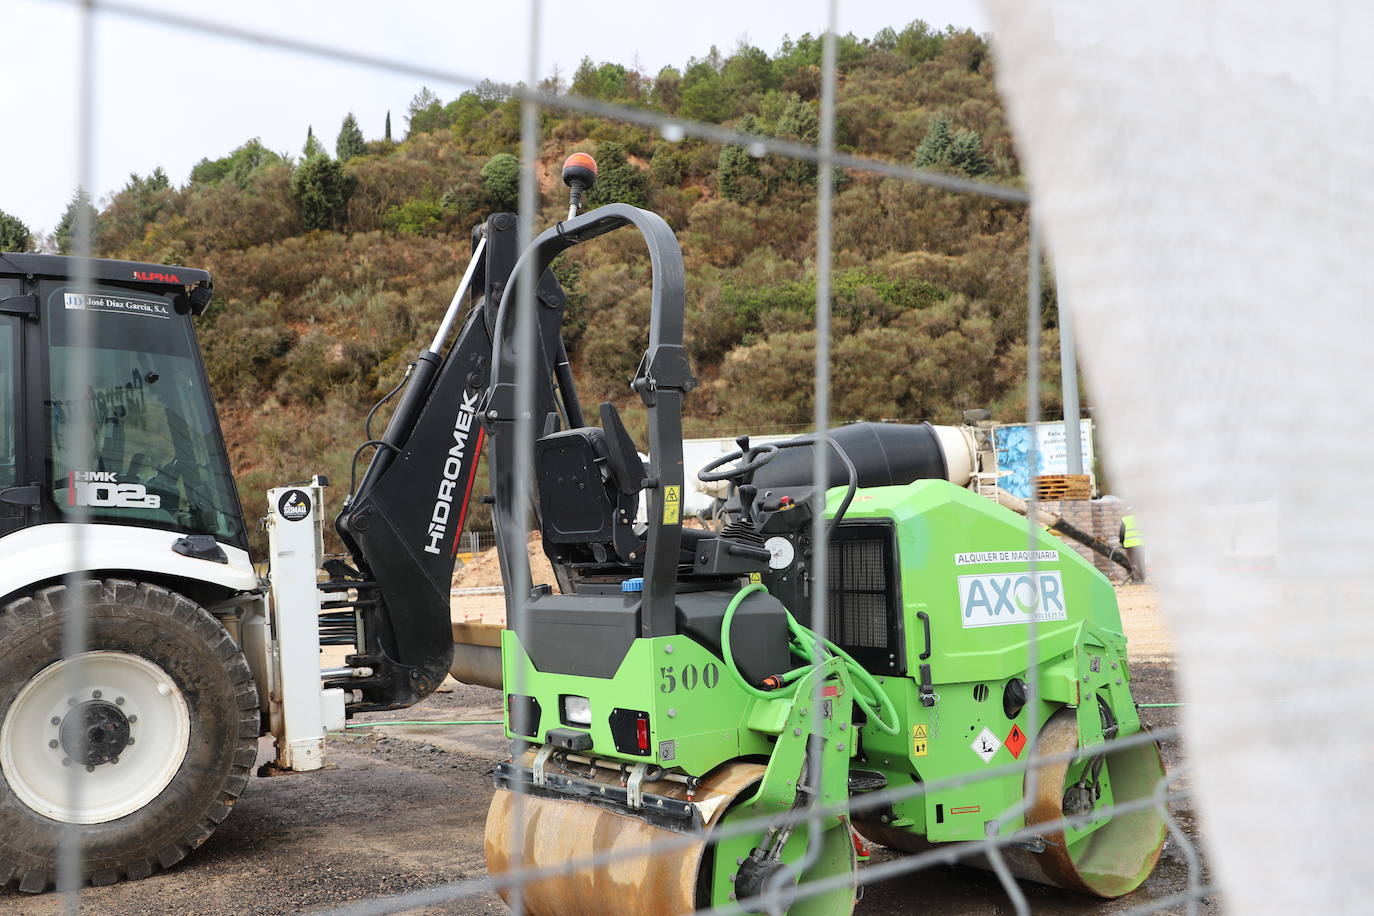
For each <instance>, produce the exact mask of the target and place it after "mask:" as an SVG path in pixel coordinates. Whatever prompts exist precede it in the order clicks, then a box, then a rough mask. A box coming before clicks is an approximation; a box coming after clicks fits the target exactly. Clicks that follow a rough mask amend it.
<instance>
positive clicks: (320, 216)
mask: <svg viewBox="0 0 1374 916" xmlns="http://www.w3.org/2000/svg"><path fill="white" fill-rule="evenodd" d="M352 193H353V182H352V180H351V179H350V178H349V176H348V175H346V174H345V173H344V168H343V163H341V162H338V161H337V160H334V159H330V158H329V157H328V156H324V155H316V156H311V157H310V158H309V159H307V160H305V161H304V162H302V163H301V164H300V165H299V166H298V167H297V168H296V170H295V171H294V172H292V173H291V199H292V201H294V202H295V204H296V209H297V211H298V212H299V213H300V217H301V225H303V226H304V227H305V228H306V231H310V230H312V229H339V228H342V227H343V225H344V223H345V221H346V220H347V217H348V198H349V196H350V195H351V194H352Z"/></svg>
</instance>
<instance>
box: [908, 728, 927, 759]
mask: <svg viewBox="0 0 1374 916" xmlns="http://www.w3.org/2000/svg"><path fill="white" fill-rule="evenodd" d="M926 735H927V726H925V725H913V726H911V756H913V757H925V756H927V755H929V754H930V742H929V740H928V738H927V737H926Z"/></svg>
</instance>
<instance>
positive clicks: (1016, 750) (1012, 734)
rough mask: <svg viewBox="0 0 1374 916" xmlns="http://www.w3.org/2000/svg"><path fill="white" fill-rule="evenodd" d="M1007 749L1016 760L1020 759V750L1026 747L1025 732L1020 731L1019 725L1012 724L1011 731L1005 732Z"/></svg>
mask: <svg viewBox="0 0 1374 916" xmlns="http://www.w3.org/2000/svg"><path fill="white" fill-rule="evenodd" d="M1006 743H1007V750H1009V751H1011V755H1012V756H1013V757H1015V758H1016V759H1017V760H1020V759H1021V751H1022V750H1024V749H1025V747H1026V733H1025V732H1023V731H1021V726H1019V725H1013V726H1012V727H1011V731H1009V732H1007V742H1006Z"/></svg>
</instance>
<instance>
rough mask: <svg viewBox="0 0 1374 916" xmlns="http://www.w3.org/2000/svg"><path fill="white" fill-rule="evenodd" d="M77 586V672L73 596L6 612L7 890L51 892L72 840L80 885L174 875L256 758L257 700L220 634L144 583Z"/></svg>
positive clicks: (3, 859) (3, 801)
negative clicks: (67, 638) (80, 609)
mask: <svg viewBox="0 0 1374 916" xmlns="http://www.w3.org/2000/svg"><path fill="white" fill-rule="evenodd" d="M81 588H82V589H83V591H84V598H85V606H86V609H87V639H86V651H85V652H83V653H81V654H80V655H79V656H76V657H74V658H72V659H66V660H63V658H62V628H63V621H64V619H65V618H66V616H67V613H66V609H67V608H68V607H70V606H71V605H72V604H73V601H72V598H73V595H72V592H71V589H69V588H68V587H67V586H65V585H59V586H53V587H50V588H43V589H39V590H37V591H35V592H33V593H32V594H29V595H27V596H24V597H21V598H18V599H17V600H13V601H10V602H9V603H7V604H6V605H4V606H3V607H0V888H3V887H7V886H17V887H18V888H19V890H21V891H25V892H29V893H42V892H43V891H45V890H48V889H50V888H52V887H53V886H54V885H55V883H56V882H57V880H58V874H57V871H58V869H57V862H58V850H59V846H60V844H61V837H62V835H63V832H64V830H68V829H72V830H76V831H78V836H79V838H80V848H81V866H80V874H79V878H80V883H82V884H84V883H86V882H90V883H92V884H113V883H115V882H117V881H121V880H124V879H126V878H144V877H147V876H148V875H150V874H152V873H153V872H155V871H157V870H158V869H163V868H170V867H171V866H173V865H175V864H176V863H177V862H180V861H181V860H182V859H183V858H185V856H186V854H187V853H189V852H190V851H191V850H192V849H195V848H196V847H198V846H200V845H201V844H202V843H204V842H205V840H206V839H208V838H209V836H210V834H211V833H212V832H214V830H215V828H216V827H218V826H219V824H220V822H222V821H223V820H224V819H225V817H227V816H228V814H229V811H230V809H231V808H232V807H233V805H234V802H235V801H236V800H237V799H238V797H239V795H240V794H242V792H243V790H244V788H245V787H246V786H247V784H248V776H249V772H250V770H251V768H252V766H253V763H254V762H255V759H256V756H257V739H258V732H259V715H258V695H257V689H256V688H255V686H254V683H253V678H252V674H251V673H250V671H249V669H248V665H247V663H246V662H245V661H244V658H243V654H242V653H241V652H240V651H239V649H238V646H236V645H235V644H234V641H233V640H232V639H230V637H229V634H228V633H227V632H226V631H225V629H224V627H223V626H222V625H221V624H220V623H219V621H217V620H216V619H215V618H214V617H213V616H211V615H210V614H209V613H208V612H207V611H206V610H205V609H204V608H203V607H201V606H200V605H199V604H197V603H196V602H194V601H192V600H190V599H189V598H186V597H185V596H183V595H180V594H177V593H176V592H173V591H169V590H167V589H165V588H161V587H159V586H156V585H152V584H149V583H146V582H134V581H130V580H127V579H114V578H110V579H104V580H95V579H92V580H89V581H86V582H84V583H82V585H81ZM74 672H75V673H74ZM77 677H80V680H79V681H77V680H76V678H77ZM111 694H113V696H112V695H111ZM140 738H141V739H143V740H141V741H140V740H139V739H140ZM73 779H76V780H81V783H80V789H79V792H78V795H77V801H76V803H75V804H73V802H72V796H71V795H70V793H69V791H68V789H69V787H70V785H71V781H72V780H73Z"/></svg>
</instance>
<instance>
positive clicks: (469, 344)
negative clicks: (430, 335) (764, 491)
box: [326, 213, 583, 712]
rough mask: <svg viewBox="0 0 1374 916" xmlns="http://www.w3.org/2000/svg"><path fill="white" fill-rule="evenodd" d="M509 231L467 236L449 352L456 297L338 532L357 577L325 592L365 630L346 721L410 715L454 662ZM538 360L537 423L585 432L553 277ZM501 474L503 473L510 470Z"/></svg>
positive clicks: (502, 222)
mask: <svg viewBox="0 0 1374 916" xmlns="http://www.w3.org/2000/svg"><path fill="white" fill-rule="evenodd" d="M516 226H517V222H516V218H515V216H514V215H513V214H509V213H499V214H496V215H494V216H492V217H491V218H489V219H488V220H487V221H486V222H485V223H483V224H482V225H480V226H478V227H477V228H476V229H474V231H473V259H472V264H471V266H470V267H469V272H468V276H466V277H465V278H464V279H465V281H467V284H466V286H467V290H468V291H470V295H469V298H470V299H471V300H472V305H471V307H470V308H469V309H468V311H467V315H466V318H465V319H464V322H463V325H462V328H461V330H460V331H459V333H458V336H457V338H456V340H455V341H454V342H453V344H452V346H450V347H448V348H447V350H445V349H444V345H445V338H446V337H447V336H448V328H449V327H450V326H451V324H452V323H453V321H454V319H455V317H456V315H457V312H458V310H459V308H460V307H461V305H462V299H463V298H464V292H465V291H464V289H463V288H462V287H460V289H459V292H458V294H457V295H455V296H454V300H453V303H452V304H451V305H450V306H449V312H448V313H447V314H446V315H445V318H444V322H443V324H442V325H441V328H440V330H439V332H438V333H437V334H436V335H435V338H434V342H433V343H432V344H431V348H430V349H426V350H424V351H422V352H421V353H420V355H419V357H418V358H417V359H416V361H415V363H414V364H413V366H412V368H411V370H410V372H409V377H408V379H407V380H406V383H405V387H404V390H403V391H402V393H401V399H400V402H399V403H398V404H397V406H396V410H395V412H394V413H393V414H392V416H391V419H390V421H389V422H388V424H387V428H386V432H385V433H384V434H383V435H382V437H381V439H379V440H374V441H372V442H370V443H369V444H371V445H373V446H374V447H375V449H376V451H375V453H374V454H373V457H372V460H371V462H370V463H369V465H368V468H367V471H366V472H365V473H364V474H363V477H362V480H361V481H360V482H359V484H358V486H357V489H356V491H355V492H354V493H352V494H351V495H350V497H349V499H348V500H347V502H346V503H345V505H344V508H343V510H342V511H341V512H340V513H339V516H338V518H337V519H336V520H335V527H336V529H337V530H338V533H339V536H340V538H342V540H343V542H344V544H345V546H346V547H347V548H348V550H349V552H350V553H351V554H352V556H353V560H354V563H355V565H356V567H357V568H356V569H348V568H346V567H344V568H341V567H339V566H335V567H334V569H333V570H332V572H335V573H336V574H335V575H334V576H333V580H334V581H332V582H331V583H330V584H329V585H327V586H326V588H329V589H331V590H335V591H339V592H349V591H352V592H353V593H355V594H356V595H357V600H356V602H339V603H336V604H334V605H333V607H335V608H339V607H342V606H343V605H344V604H346V603H350V604H352V606H353V607H354V608H356V611H357V614H358V617H359V619H360V620H361V626H360V627H359V628H358V632H357V635H356V645H357V647H358V652H357V654H356V655H352V656H350V657H349V665H350V666H352V667H354V668H368V669H371V672H372V673H371V674H370V675H369V676H367V677H347V678H340V679H337V680H335V681H332V682H330V683H329V684H328V686H338V687H344V688H346V689H349V690H359V691H361V696H362V701H361V702H354V703H351V704H350V705H349V708H350V710H351V711H353V712H363V711H368V710H377V709H397V708H401V707H405V706H410V705H412V704H413V703H415V702H417V701H418V700H420V699H421V698H423V697H424V696H426V695H428V694H429V693H430V692H431V691H433V690H434V688H435V687H437V686H438V685H439V684H440V683H441V682H442V681H443V679H444V676H445V675H446V674H447V673H448V669H449V664H450V662H451V661H452V657H453V637H452V631H451V628H450V623H449V620H450V617H449V591H450V583H451V581H452V578H453V566H454V558H455V556H456V554H457V552H458V540H459V536H460V535H461V533H462V531H463V526H464V523H465V521H466V519H467V514H468V506H469V502H470V501H471V498H472V491H473V484H474V482H475V480H476V477H477V465H478V461H479V460H480V458H481V455H482V448H483V444H484V440H485V438H486V434H485V432H484V425H483V418H482V416H481V412H482V410H483V404H484V402H485V401H486V399H487V390H488V388H489V387H490V386H491V382H492V373H491V359H492V349H493V347H492V344H493V330H494V328H495V327H496V320H497V314H498V311H499V304H500V302H501V299H502V297H503V294H504V293H505V291H506V287H507V286H508V285H509V283H510V281H511V271H512V269H513V268H514V266H515V262H516V260H517V259H518V257H519V254H520V252H519V246H518V241H517V240H518V231H517V228H516ZM535 296H536V300H537V302H538V307H537V309H536V313H537V316H538V335H539V350H540V358H539V360H538V362H537V365H538V367H539V368H538V370H537V382H536V385H535V392H534V404H535V410H536V416H541V417H543V416H548V415H550V414H555V415H557V416H558V417H559V418H560V422H561V423H562V424H564V425H567V426H581V425H583V419H582V412H581V407H580V406H579V404H578V400H577V392H576V389H575V388H574V385H573V381H572V374H571V371H570V370H569V367H568V360H567V355H566V352H565V350H564V347H563V340H562V336H561V333H560V329H561V325H562V320H563V309H564V306H565V305H566V296H565V295H564V293H563V290H562V288H561V287H560V286H559V284H558V281H557V280H556V279H554V276H553V273H552V271H550V270H547V269H544V270H542V271H541V273H540V276H539V281H538V286H537V289H536V292H535ZM507 466H508V465H507Z"/></svg>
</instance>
